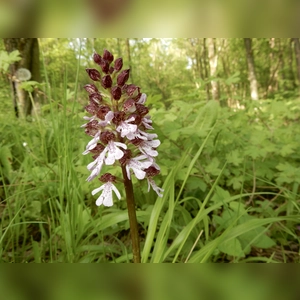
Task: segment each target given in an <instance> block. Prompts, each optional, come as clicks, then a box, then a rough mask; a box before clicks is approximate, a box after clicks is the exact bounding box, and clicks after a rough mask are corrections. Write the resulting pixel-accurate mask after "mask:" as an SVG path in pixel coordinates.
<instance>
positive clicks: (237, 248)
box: [218, 238, 245, 257]
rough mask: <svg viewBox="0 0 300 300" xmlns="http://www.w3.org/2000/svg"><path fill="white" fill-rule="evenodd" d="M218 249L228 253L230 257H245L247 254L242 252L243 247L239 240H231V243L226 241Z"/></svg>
mask: <svg viewBox="0 0 300 300" xmlns="http://www.w3.org/2000/svg"><path fill="white" fill-rule="evenodd" d="M218 249H219V250H220V251H221V252H223V253H226V254H228V255H232V256H236V257H244V256H245V254H244V252H243V250H242V246H241V243H240V241H239V240H238V238H234V239H231V240H229V241H225V242H223V243H221V244H220V245H219V246H218Z"/></svg>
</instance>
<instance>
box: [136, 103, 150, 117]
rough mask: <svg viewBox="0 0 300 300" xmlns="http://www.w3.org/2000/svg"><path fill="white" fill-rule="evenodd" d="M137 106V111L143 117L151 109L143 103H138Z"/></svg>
mask: <svg viewBox="0 0 300 300" xmlns="http://www.w3.org/2000/svg"><path fill="white" fill-rule="evenodd" d="M135 106H136V111H137V113H139V114H140V115H141V116H142V117H143V116H145V115H146V114H147V113H148V112H149V109H148V108H147V107H146V106H145V105H143V104H139V103H136V104H135Z"/></svg>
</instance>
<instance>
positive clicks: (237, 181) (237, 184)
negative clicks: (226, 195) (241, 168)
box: [227, 176, 244, 190]
mask: <svg viewBox="0 0 300 300" xmlns="http://www.w3.org/2000/svg"><path fill="white" fill-rule="evenodd" d="M243 180H244V177H243V176H238V177H231V178H230V179H229V180H227V185H229V186H230V185H232V187H233V189H235V190H238V189H240V188H241V186H242V183H243Z"/></svg>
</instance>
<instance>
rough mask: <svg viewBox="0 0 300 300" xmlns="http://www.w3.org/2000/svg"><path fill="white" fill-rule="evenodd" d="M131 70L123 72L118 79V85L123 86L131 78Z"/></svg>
mask: <svg viewBox="0 0 300 300" xmlns="http://www.w3.org/2000/svg"><path fill="white" fill-rule="evenodd" d="M129 72H130V69H127V70H124V71H122V72H121V73H120V74H119V75H118V77H117V83H118V85H119V86H123V85H124V84H125V83H126V81H127V80H128V78H129Z"/></svg>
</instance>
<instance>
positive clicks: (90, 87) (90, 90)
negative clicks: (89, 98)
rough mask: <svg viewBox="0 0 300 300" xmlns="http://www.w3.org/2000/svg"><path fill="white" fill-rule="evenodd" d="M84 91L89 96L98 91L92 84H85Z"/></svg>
mask: <svg viewBox="0 0 300 300" xmlns="http://www.w3.org/2000/svg"><path fill="white" fill-rule="evenodd" d="M84 88H85V90H86V91H87V92H88V93H89V94H93V93H97V92H98V89H97V87H96V86H95V85H94V84H86V85H85V86H84Z"/></svg>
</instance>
